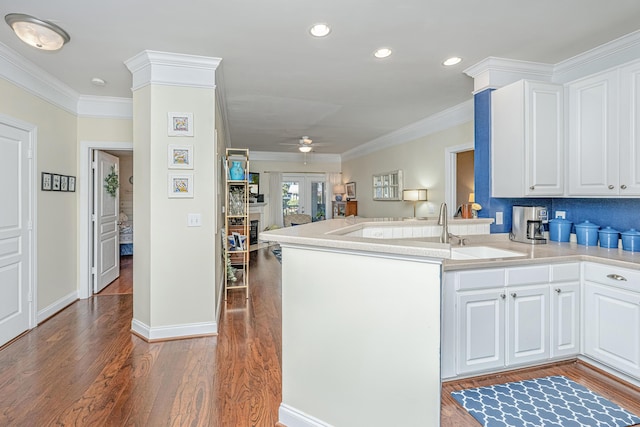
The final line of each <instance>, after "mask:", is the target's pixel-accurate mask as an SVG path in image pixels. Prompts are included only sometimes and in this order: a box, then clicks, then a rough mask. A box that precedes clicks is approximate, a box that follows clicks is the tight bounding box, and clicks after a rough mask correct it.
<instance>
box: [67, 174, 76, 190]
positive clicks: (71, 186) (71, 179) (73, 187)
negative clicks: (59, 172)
mask: <svg viewBox="0 0 640 427" xmlns="http://www.w3.org/2000/svg"><path fill="white" fill-rule="evenodd" d="M67 191H69V192H70V193H74V192H75V191H76V177H75V176H70V177H69V187H67Z"/></svg>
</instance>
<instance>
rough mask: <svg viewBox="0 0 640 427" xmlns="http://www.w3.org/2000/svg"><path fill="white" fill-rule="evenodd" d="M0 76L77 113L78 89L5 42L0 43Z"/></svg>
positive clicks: (70, 111)
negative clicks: (66, 83)
mask: <svg viewBox="0 0 640 427" xmlns="http://www.w3.org/2000/svg"><path fill="white" fill-rule="evenodd" d="M0 77H2V78H4V79H5V80H7V81H9V82H11V83H13V84H14V85H16V86H18V87H20V88H22V89H24V90H26V91H27V92H29V93H30V94H32V95H34V96H37V97H38V98H40V99H43V100H45V101H47V102H50V103H51V104H54V105H56V106H58V107H60V108H62V109H63V110H65V111H67V112H69V113H72V114H76V113H77V104H78V97H79V94H78V93H77V92H76V91H74V90H73V89H71V88H70V87H69V86H67V85H65V84H64V83H62V82H61V81H60V80H58V79H56V78H55V77H53V76H51V75H50V74H49V73H47V72H46V71H44V70H43V69H42V68H40V67H38V66H37V65H36V64H34V63H33V62H31V61H29V60H27V59H26V58H24V57H22V56H21V55H19V54H18V53H17V52H15V51H14V50H12V49H10V48H9V47H8V46H7V45H5V44H3V43H0Z"/></svg>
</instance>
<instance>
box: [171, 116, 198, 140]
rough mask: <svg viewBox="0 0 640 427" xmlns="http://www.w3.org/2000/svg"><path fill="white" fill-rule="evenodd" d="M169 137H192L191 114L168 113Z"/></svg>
mask: <svg viewBox="0 0 640 427" xmlns="http://www.w3.org/2000/svg"><path fill="white" fill-rule="evenodd" d="M168 115H169V117H168V122H169V123H168V124H169V129H168V135H169V136H193V113H168Z"/></svg>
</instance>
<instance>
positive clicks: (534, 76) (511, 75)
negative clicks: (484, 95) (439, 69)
mask: <svg viewBox="0 0 640 427" xmlns="http://www.w3.org/2000/svg"><path fill="white" fill-rule="evenodd" d="M463 72H464V73H465V74H466V75H468V76H469V77H471V78H473V93H474V94H475V93H478V92H481V91H483V90H485V89H496V88H499V87H502V86H506V85H508V84H510V83H513V82H516V81H518V80H522V79H531V80H538V81H543V82H551V78H552V76H553V65H552V64H543V63H541V62H529V61H518V60H515V59H506V58H496V57H493V56H490V57H488V58H486V59H483V60H482V61H480V62H478V63H477V64H475V65H472V66H471V67H469V68H467V69H466V70H464V71H463Z"/></svg>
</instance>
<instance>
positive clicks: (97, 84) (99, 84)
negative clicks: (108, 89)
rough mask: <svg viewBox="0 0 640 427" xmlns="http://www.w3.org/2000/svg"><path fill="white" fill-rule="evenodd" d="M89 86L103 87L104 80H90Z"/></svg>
mask: <svg viewBox="0 0 640 427" xmlns="http://www.w3.org/2000/svg"><path fill="white" fill-rule="evenodd" d="M91 84H92V85H94V86H100V87H102V86H105V85H106V84H107V82H106V81H104V79H101V78H100V77H94V78H92V79H91Z"/></svg>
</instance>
